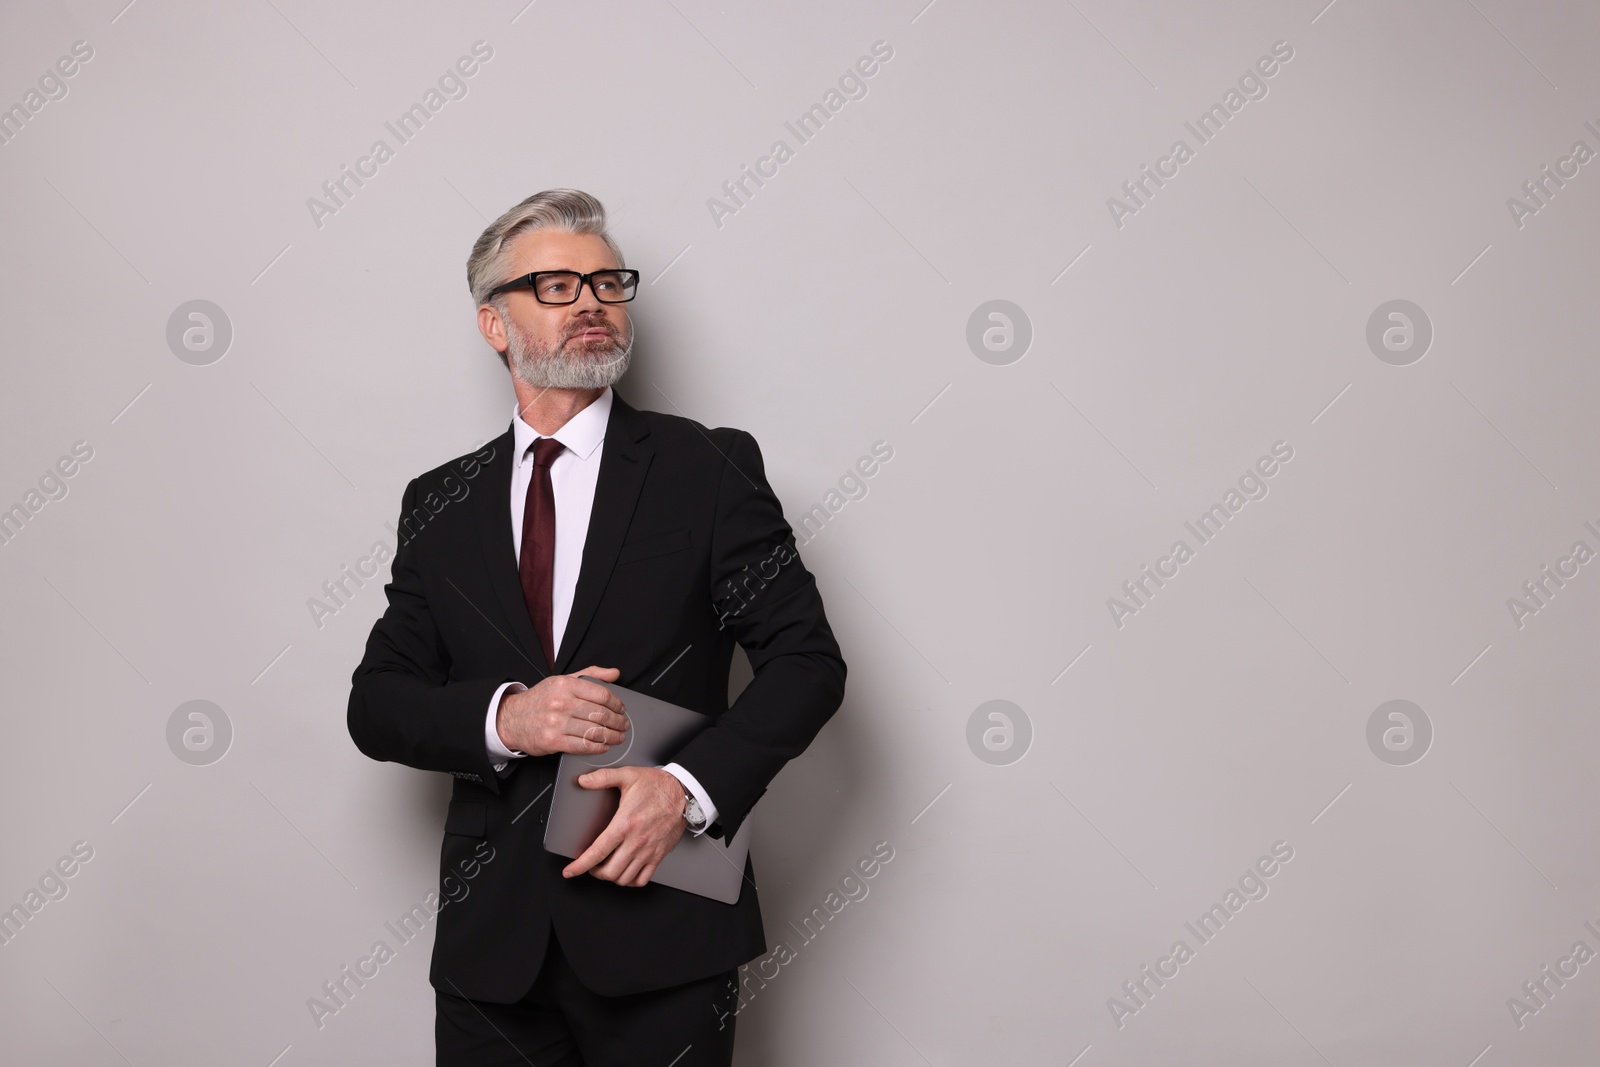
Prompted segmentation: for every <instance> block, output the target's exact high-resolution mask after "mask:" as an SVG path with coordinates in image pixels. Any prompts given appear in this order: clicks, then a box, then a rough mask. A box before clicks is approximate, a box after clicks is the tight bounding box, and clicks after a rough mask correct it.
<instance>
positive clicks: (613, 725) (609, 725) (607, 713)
mask: <svg viewBox="0 0 1600 1067" xmlns="http://www.w3.org/2000/svg"><path fill="white" fill-rule="evenodd" d="M567 721H568V723H569V724H574V723H575V724H578V728H579V729H580V731H581V730H587V729H588V728H589V727H591V726H604V727H605V728H606V729H608V730H614V731H616V732H617V733H622V732H623V731H625V730H627V729H628V716H627V713H626V712H624V711H618V710H616V709H615V708H612V707H610V706H609V705H606V704H599V703H595V702H594V701H590V700H579V701H576V702H574V703H573V705H572V706H571V709H570V710H569V711H568V712H567Z"/></svg>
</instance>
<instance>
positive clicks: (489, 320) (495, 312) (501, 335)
mask: <svg viewBox="0 0 1600 1067" xmlns="http://www.w3.org/2000/svg"><path fill="white" fill-rule="evenodd" d="M478 332H479V333H481V334H483V339H484V340H485V341H488V342H489V347H490V348H492V349H494V350H495V351H496V352H499V353H502V354H504V353H505V351H506V349H507V347H509V345H510V343H511V342H510V338H508V337H507V336H506V324H505V320H504V319H502V318H501V317H500V309H499V308H497V307H495V306H494V305H493V304H480V305H479V306H478Z"/></svg>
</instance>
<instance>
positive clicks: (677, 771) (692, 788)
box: [661, 763, 717, 837]
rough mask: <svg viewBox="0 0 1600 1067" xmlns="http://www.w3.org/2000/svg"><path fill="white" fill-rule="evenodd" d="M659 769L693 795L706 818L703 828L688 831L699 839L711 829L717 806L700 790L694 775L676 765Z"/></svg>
mask: <svg viewBox="0 0 1600 1067" xmlns="http://www.w3.org/2000/svg"><path fill="white" fill-rule="evenodd" d="M661 769H662V770H664V771H666V772H667V773H668V774H670V775H672V776H673V777H674V778H676V779H677V780H678V781H680V782H682V783H683V786H684V788H685V789H687V790H689V792H690V793H692V794H694V799H695V802H696V803H697V804H699V805H700V811H701V812H702V813H703V814H704V815H705V817H706V824H705V825H704V826H702V827H701V828H700V829H698V830H690V831H689V832H690V833H691V834H693V835H694V836H695V837H699V836H700V835H702V834H704V833H705V832H706V831H707V830H709V829H711V824H712V823H714V822H716V821H717V806H716V805H715V804H713V803H711V798H710V797H709V796H707V795H706V791H705V790H704V789H702V788H701V786H700V782H699V781H698V780H697V779H696V778H695V776H694V775H692V774H690V773H689V772H688V771H686V770H684V769H683V768H682V767H680V766H679V765H678V764H676V763H669V764H667V765H666V766H664V767H662V768H661Z"/></svg>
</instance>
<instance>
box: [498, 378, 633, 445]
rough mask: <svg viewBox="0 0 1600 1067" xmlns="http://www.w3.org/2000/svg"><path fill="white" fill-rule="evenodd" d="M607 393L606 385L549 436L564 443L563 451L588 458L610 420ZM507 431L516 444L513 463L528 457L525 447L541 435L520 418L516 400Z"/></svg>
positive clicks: (520, 413) (608, 396)
mask: <svg viewBox="0 0 1600 1067" xmlns="http://www.w3.org/2000/svg"><path fill="white" fill-rule="evenodd" d="M611 397H612V392H611V387H610V386H609V385H608V386H606V389H605V392H603V393H601V394H600V395H599V396H598V397H596V398H595V400H594V402H593V403H591V404H590V405H589V406H588V407H586V408H584V409H583V410H582V411H580V412H578V413H577V414H576V415H574V416H572V418H570V419H568V420H567V422H566V425H564V426H562V427H561V429H559V430H557V431H556V432H555V433H553V434H551V435H550V436H551V437H554V438H555V439H556V440H557V441H560V442H561V443H562V444H563V445H566V446H567V451H568V452H572V453H575V454H576V455H577V457H578V458H579V459H585V460H586V459H588V458H589V457H590V456H592V455H593V454H594V450H595V449H596V448H599V447H600V442H601V441H604V440H605V437H606V424H607V423H608V422H610V421H611ZM511 433H512V437H513V444H514V445H515V448H516V451H515V452H514V453H513V455H515V456H516V459H517V463H518V464H519V465H520V464H521V463H522V462H523V461H524V460H525V459H530V461H531V457H529V456H528V449H529V447H531V446H532V444H533V443H534V442H535V441H537V440H539V438H540V437H542V436H544V435H543V434H541V433H539V431H537V430H535V429H534V428H533V427H532V426H529V425H528V424H527V423H526V422H523V421H522V408H521V405H520V404H513V405H512V408H511Z"/></svg>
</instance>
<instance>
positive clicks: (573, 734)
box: [494, 667, 628, 756]
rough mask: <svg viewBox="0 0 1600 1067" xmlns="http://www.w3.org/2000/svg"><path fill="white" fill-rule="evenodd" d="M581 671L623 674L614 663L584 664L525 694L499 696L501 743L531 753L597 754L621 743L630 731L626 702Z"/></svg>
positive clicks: (611, 677) (606, 676)
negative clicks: (587, 678)
mask: <svg viewBox="0 0 1600 1067" xmlns="http://www.w3.org/2000/svg"><path fill="white" fill-rule="evenodd" d="M580 674H587V675H589V676H590V677H591V678H599V679H601V680H603V681H607V682H614V681H616V680H617V679H618V678H619V677H621V675H622V672H621V671H619V670H618V669H617V668H615V667H585V668H584V669H583V670H581V671H578V672H576V673H574V674H553V675H551V676H550V677H548V678H546V679H545V680H544V681H542V682H540V683H539V684H538V685H536V686H534V687H533V688H532V689H525V690H523V691H522V692H520V693H511V692H507V693H506V694H505V695H504V696H502V697H501V698H500V707H499V709H498V710H497V711H496V713H495V721H494V727H495V730H496V731H498V732H499V734H500V741H501V743H502V744H504V745H505V746H506V747H507V748H509V749H511V750H512V751H515V752H526V753H527V754H528V755H530V756H548V755H551V754H553V753H557V752H571V753H574V754H576V755H579V756H594V755H598V754H600V753H602V752H605V751H607V750H608V749H610V747H611V746H612V745H614V744H617V743H618V742H619V741H621V740H622V735H623V732H624V731H626V730H627V729H628V720H627V717H626V716H625V715H624V711H625V709H624V708H623V704H622V700H621V699H620V698H619V697H618V696H617V695H616V694H615V693H613V692H611V690H609V689H607V688H606V687H605V686H603V685H596V684H595V683H594V682H589V681H585V680H584V679H582V678H580V677H578V675H580Z"/></svg>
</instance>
